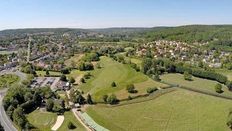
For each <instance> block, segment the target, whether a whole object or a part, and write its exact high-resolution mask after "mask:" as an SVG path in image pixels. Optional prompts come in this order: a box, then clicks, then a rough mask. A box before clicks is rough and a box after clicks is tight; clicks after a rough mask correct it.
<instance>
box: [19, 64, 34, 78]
mask: <svg viewBox="0 0 232 131" xmlns="http://www.w3.org/2000/svg"><path fill="white" fill-rule="evenodd" d="M21 71H22V72H23V73H27V74H34V75H36V72H35V67H34V66H33V65H32V64H29V63H22V64H21Z"/></svg>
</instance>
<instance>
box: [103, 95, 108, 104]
mask: <svg viewBox="0 0 232 131" xmlns="http://www.w3.org/2000/svg"><path fill="white" fill-rule="evenodd" d="M107 98H108V95H103V96H102V99H103V101H104V102H105V103H107Z"/></svg>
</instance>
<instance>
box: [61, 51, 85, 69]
mask: <svg viewBox="0 0 232 131" xmlns="http://www.w3.org/2000/svg"><path fill="white" fill-rule="evenodd" d="M83 56H84V55H83V54H75V55H74V56H73V57H71V58H70V59H68V60H66V61H65V62H64V64H65V65H66V66H68V67H72V64H71V63H72V62H74V63H75V64H78V62H79V60H80V59H81V58H82V57H83Z"/></svg>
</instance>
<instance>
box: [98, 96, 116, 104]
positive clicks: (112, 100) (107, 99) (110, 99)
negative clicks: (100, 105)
mask: <svg viewBox="0 0 232 131" xmlns="http://www.w3.org/2000/svg"><path fill="white" fill-rule="evenodd" d="M102 100H103V101H104V103H106V104H111V105H114V104H117V103H118V102H119V100H118V98H117V97H116V95H115V94H111V95H110V96H108V95H103V96H102Z"/></svg>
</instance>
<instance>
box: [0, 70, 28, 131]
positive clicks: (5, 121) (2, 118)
mask: <svg viewBox="0 0 232 131" xmlns="http://www.w3.org/2000/svg"><path fill="white" fill-rule="evenodd" d="M4 74H15V75H17V76H19V77H20V83H21V82H22V81H23V80H25V79H26V78H27V76H26V74H24V73H22V72H20V71H18V70H16V68H13V69H8V70H3V71H1V72H0V75H4ZM6 92H7V89H2V90H0V122H1V124H2V126H3V127H4V129H5V131H17V129H16V128H15V127H14V126H13V123H12V121H11V120H10V118H9V117H8V116H7V114H6V112H5V110H4V108H3V105H2V100H3V97H4V96H5V94H6Z"/></svg>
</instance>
